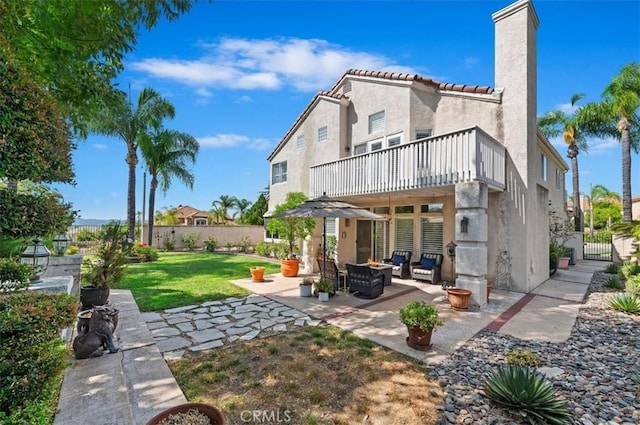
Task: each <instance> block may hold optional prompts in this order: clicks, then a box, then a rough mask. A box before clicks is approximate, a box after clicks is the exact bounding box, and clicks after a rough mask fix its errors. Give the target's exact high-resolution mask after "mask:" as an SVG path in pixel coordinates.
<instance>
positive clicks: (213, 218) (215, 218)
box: [207, 207, 226, 224]
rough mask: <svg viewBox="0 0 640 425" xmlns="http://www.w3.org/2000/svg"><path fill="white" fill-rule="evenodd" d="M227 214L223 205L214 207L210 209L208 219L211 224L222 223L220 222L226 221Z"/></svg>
mask: <svg viewBox="0 0 640 425" xmlns="http://www.w3.org/2000/svg"><path fill="white" fill-rule="evenodd" d="M225 214H226V212H225V211H224V210H223V209H222V208H221V207H214V208H212V209H211V211H209V217H207V221H208V222H209V224H220V222H223V223H224V217H225Z"/></svg>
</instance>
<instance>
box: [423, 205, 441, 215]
mask: <svg viewBox="0 0 640 425" xmlns="http://www.w3.org/2000/svg"><path fill="white" fill-rule="evenodd" d="M443 207H444V205H443V204H423V205H420V212H421V213H423V214H426V213H435V212H438V213H441V212H442V209H443Z"/></svg>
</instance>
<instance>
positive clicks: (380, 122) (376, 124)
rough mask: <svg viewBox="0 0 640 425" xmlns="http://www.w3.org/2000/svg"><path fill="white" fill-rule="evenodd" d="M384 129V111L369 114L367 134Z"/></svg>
mask: <svg viewBox="0 0 640 425" xmlns="http://www.w3.org/2000/svg"><path fill="white" fill-rule="evenodd" d="M378 131H384V111H380V112H376V113H375V114H372V115H369V134H372V133H376V132H378Z"/></svg>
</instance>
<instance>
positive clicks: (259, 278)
mask: <svg viewBox="0 0 640 425" xmlns="http://www.w3.org/2000/svg"><path fill="white" fill-rule="evenodd" d="M250 270H251V280H253V281H254V282H264V267H251V269H250Z"/></svg>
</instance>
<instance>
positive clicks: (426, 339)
mask: <svg viewBox="0 0 640 425" xmlns="http://www.w3.org/2000/svg"><path fill="white" fill-rule="evenodd" d="M400 321H401V322H402V323H403V324H404V325H405V326H406V327H407V330H408V331H409V336H408V337H407V345H408V346H409V347H411V348H415V349H416V350H421V351H426V350H428V349H429V348H430V347H431V334H432V333H433V331H434V330H435V329H436V328H437V327H438V326H442V324H443V322H442V320H441V319H440V317H439V313H438V309H437V308H435V307H434V306H432V305H429V304H427V303H425V302H424V301H418V300H414V301H410V302H409V303H408V304H407V305H405V306H404V307H402V308H401V309H400Z"/></svg>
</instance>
